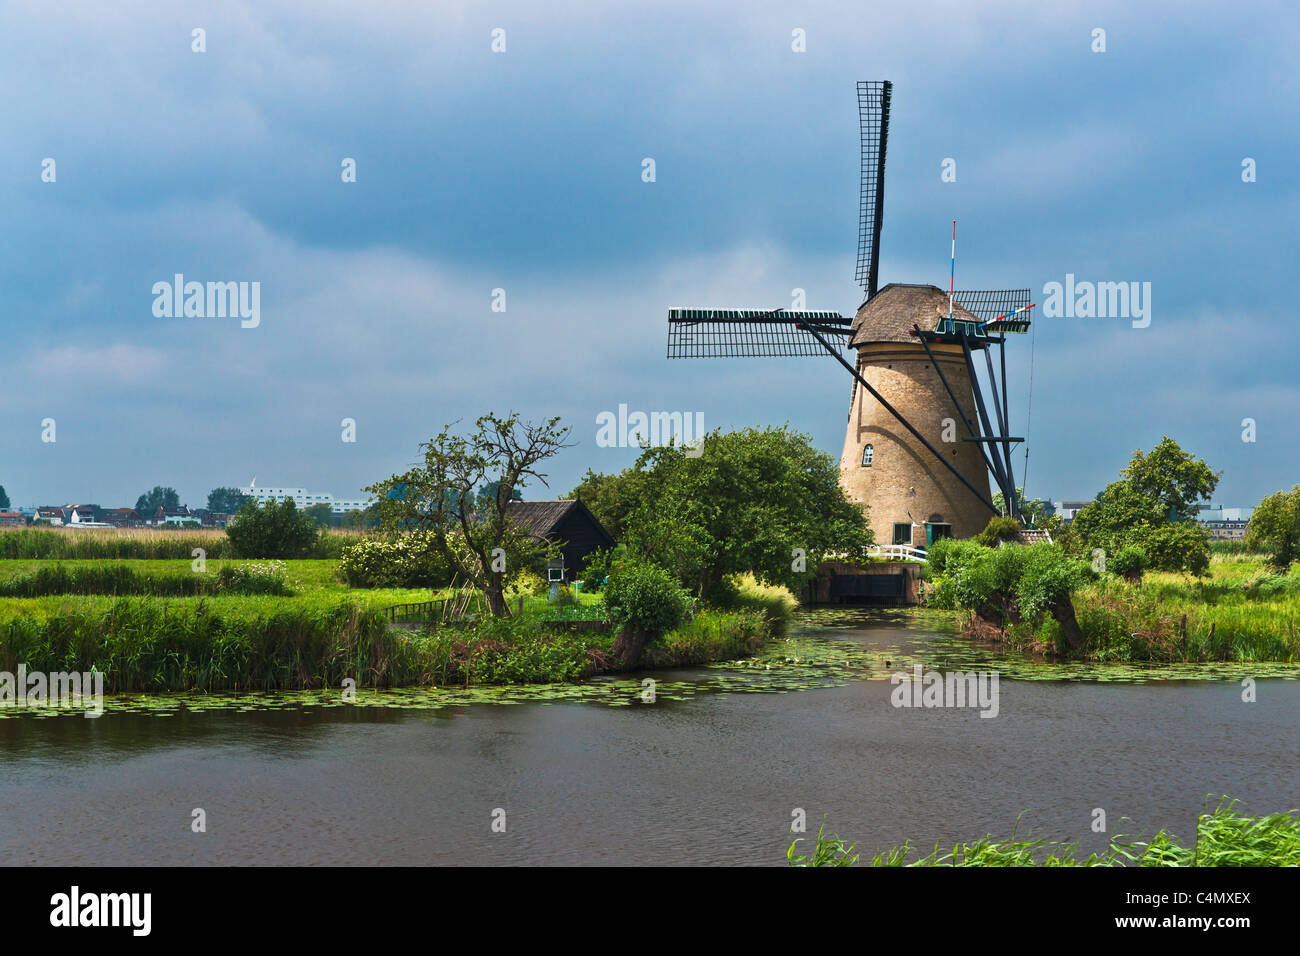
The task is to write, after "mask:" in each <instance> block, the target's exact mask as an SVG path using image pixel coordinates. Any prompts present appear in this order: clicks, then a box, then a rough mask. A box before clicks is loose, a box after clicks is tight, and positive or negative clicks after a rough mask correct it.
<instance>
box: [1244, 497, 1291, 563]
mask: <svg viewBox="0 0 1300 956" xmlns="http://www.w3.org/2000/svg"><path fill="white" fill-rule="evenodd" d="M1246 546H1247V547H1249V548H1250V549H1252V550H1256V551H1262V552H1263V553H1265V554H1266V555H1268V564H1269V567H1271V568H1274V569H1275V570H1278V571H1285V570H1286V569H1287V568H1288V567H1290V566H1291V563H1292V562H1294V561H1296V560H1297V559H1300V485H1295V486H1294V487H1292V489H1291V490H1290V491H1278V492H1275V493H1274V494H1271V495H1269V496H1268V497H1267V498H1265V499H1264V500H1263V501H1261V502H1260V503H1259V507H1258V508H1256V509H1255V510H1254V511H1253V512H1252V513H1251V516H1250V524H1249V525H1248V526H1247V530H1246Z"/></svg>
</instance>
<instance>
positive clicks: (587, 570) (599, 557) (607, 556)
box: [582, 545, 626, 594]
mask: <svg viewBox="0 0 1300 956" xmlns="http://www.w3.org/2000/svg"><path fill="white" fill-rule="evenodd" d="M621 547H622V546H621V545H618V546H615V547H613V548H597V549H596V550H595V551H593V552H591V554H589V555H587V560H586V561H585V562H584V563H583V566H582V590H583V591H584V592H586V593H588V594H595V593H596V592H597V591H599V590H600V589H601V588H602V587H603V586H604V583H605V579H606V578H607V577H609V572H610V571H611V570H612V569H613V567H614V559H615V554H616V553H617V552H618V551H619V549H620V548H621ZM623 550H624V551H626V548H623Z"/></svg>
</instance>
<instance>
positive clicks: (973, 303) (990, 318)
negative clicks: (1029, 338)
mask: <svg viewBox="0 0 1300 956" xmlns="http://www.w3.org/2000/svg"><path fill="white" fill-rule="evenodd" d="M953 301H955V302H956V303H957V304H958V305H959V306H961V307H962V308H963V309H965V310H966V311H967V312H970V313H971V314H973V315H974V316H975V317H976V318H978V319H979V320H980V322H981V323H984V324H982V325H981V326H980V327H979V329H978V334H981V335H997V334H1000V333H1003V332H1011V333H1015V334H1021V333H1024V332H1027V331H1028V330H1029V322H1030V320H1031V318H1032V316H1033V312H1032V311H1031V310H1030V298H1029V290H1028V289H984V290H979V291H971V290H967V291H965V292H961V291H958V292H955V293H953ZM995 319H1001V321H994V320H995ZM968 331H970V330H968Z"/></svg>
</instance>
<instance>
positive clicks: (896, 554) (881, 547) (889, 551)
mask: <svg viewBox="0 0 1300 956" xmlns="http://www.w3.org/2000/svg"><path fill="white" fill-rule="evenodd" d="M867 554H869V555H871V556H872V557H873V558H884V559H885V560H886V561H917V562H924V561H925V548H914V547H912V546H911V545H910V544H877V545H872V546H871V547H870V548H868V549H867Z"/></svg>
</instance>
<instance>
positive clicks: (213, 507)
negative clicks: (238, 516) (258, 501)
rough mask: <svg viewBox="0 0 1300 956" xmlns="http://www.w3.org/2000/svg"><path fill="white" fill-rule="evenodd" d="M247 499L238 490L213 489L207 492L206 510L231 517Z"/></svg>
mask: <svg viewBox="0 0 1300 956" xmlns="http://www.w3.org/2000/svg"><path fill="white" fill-rule="evenodd" d="M247 499H248V496H247V495H246V494H244V492H242V491H240V490H239V489H238V488H226V487H222V488H213V489H212V490H211V491H209V492H208V510H209V511H215V512H217V513H218V514H226V515H233V514H234V513H235V512H237V511H238V510H239V509H240V508H242V507H243V506H244V502H245V501H246V500H247Z"/></svg>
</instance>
